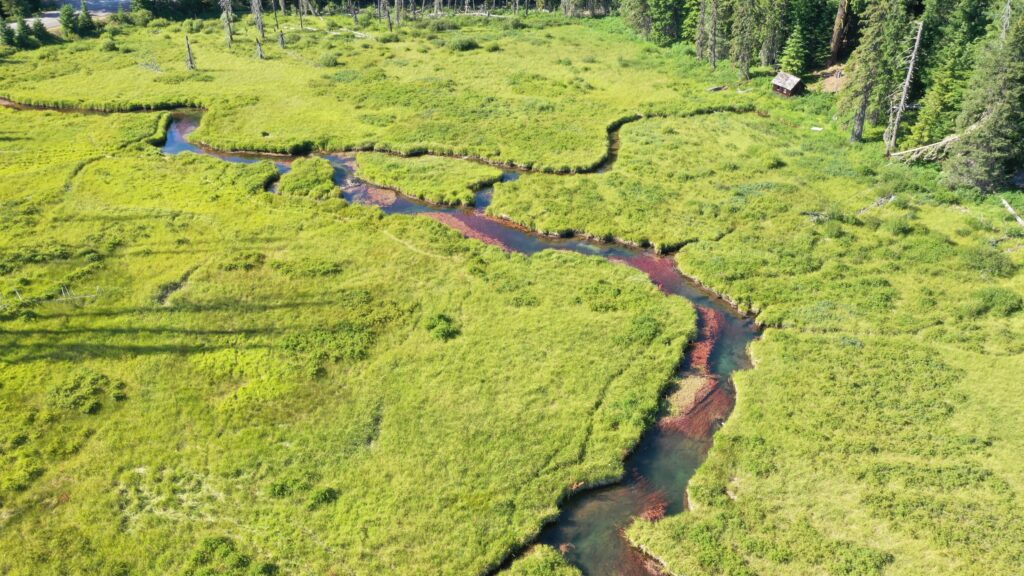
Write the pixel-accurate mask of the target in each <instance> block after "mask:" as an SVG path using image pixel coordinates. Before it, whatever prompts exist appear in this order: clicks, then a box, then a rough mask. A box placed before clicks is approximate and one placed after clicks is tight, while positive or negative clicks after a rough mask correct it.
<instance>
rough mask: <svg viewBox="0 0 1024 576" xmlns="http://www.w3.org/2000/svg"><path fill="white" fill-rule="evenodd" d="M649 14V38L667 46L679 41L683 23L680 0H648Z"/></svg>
mask: <svg viewBox="0 0 1024 576" xmlns="http://www.w3.org/2000/svg"><path fill="white" fill-rule="evenodd" d="M648 6H649V14H650V22H651V24H650V26H651V28H650V30H651V32H650V38H651V41H652V42H654V43H656V44H658V45H659V46H668V45H670V44H673V43H675V42H678V41H679V31H680V28H681V27H682V23H683V14H682V11H681V9H682V6H683V4H682V2H679V1H678V0H648Z"/></svg>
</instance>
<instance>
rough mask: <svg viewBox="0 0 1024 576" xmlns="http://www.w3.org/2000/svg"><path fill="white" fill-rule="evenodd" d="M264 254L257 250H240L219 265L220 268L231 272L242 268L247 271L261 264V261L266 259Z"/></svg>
mask: <svg viewBox="0 0 1024 576" xmlns="http://www.w3.org/2000/svg"><path fill="white" fill-rule="evenodd" d="M266 258H267V257H266V256H265V255H263V254H261V253H259V252H240V253H238V254H235V255H233V256H232V257H231V259H230V260H228V261H227V262H225V263H223V264H221V265H220V267H221V270H224V271H226V272H231V271H234V270H243V271H245V272H248V271H250V270H255V269H256V268H259V267H260V266H262V265H263V261H264V260H266Z"/></svg>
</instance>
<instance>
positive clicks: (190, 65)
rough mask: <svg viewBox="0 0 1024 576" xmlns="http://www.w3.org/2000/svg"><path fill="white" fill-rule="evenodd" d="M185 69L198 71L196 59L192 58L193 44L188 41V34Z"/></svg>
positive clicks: (186, 35) (186, 37)
mask: <svg viewBox="0 0 1024 576" xmlns="http://www.w3.org/2000/svg"><path fill="white" fill-rule="evenodd" d="M185 69H186V70H190V71H191V70H195V69H196V59H195V57H193V56H192V43H191V42H189V41H188V34H185Z"/></svg>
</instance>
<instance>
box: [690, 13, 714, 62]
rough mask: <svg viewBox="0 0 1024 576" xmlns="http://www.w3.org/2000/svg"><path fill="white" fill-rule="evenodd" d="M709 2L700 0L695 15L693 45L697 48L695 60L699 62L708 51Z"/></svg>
mask: <svg viewBox="0 0 1024 576" xmlns="http://www.w3.org/2000/svg"><path fill="white" fill-rule="evenodd" d="M709 1H710V0H700V12H699V13H698V14H697V32H696V35H697V37H696V38H695V42H694V43H695V44H696V48H697V58H698V59H700V60H703V59H704V56H705V54H706V53H707V49H708V28H707V19H708V2H709Z"/></svg>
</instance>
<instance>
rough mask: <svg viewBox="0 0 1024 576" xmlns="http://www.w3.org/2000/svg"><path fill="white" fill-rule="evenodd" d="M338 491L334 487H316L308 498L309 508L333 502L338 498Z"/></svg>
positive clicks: (313, 508)
mask: <svg viewBox="0 0 1024 576" xmlns="http://www.w3.org/2000/svg"><path fill="white" fill-rule="evenodd" d="M338 496H340V493H339V492H338V491H337V490H336V489H334V488H330V487H328V488H318V489H317V490H316V491H315V492H313V496H312V497H310V499H309V509H310V510H316V509H317V508H320V507H321V506H326V505H327V504H331V503H333V502H334V501H335V500H337V499H338Z"/></svg>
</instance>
